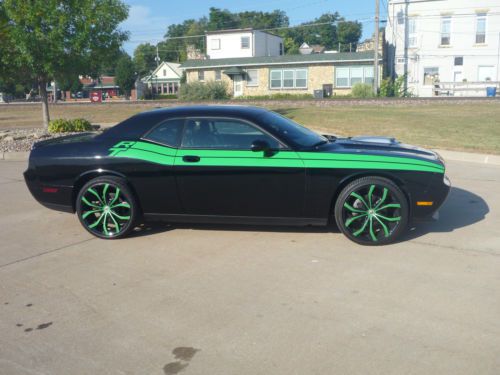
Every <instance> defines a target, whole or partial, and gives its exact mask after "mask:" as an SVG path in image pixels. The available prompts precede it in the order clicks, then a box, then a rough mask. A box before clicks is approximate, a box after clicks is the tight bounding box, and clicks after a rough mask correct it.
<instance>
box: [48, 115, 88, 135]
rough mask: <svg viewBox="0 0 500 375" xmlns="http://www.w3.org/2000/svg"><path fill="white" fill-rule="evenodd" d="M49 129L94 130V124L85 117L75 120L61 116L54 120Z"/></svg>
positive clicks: (62, 131)
mask: <svg viewBox="0 0 500 375" xmlns="http://www.w3.org/2000/svg"><path fill="white" fill-rule="evenodd" d="M48 130H49V133H68V132H86V131H90V130H92V124H91V123H90V122H89V121H87V120H85V119H83V118H77V119H73V120H66V119H63V118H60V119H57V120H52V121H51V122H50V124H49V129H48Z"/></svg>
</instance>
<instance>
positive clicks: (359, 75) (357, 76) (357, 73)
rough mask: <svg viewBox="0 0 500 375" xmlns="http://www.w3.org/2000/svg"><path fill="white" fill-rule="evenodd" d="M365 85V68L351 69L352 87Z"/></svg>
mask: <svg viewBox="0 0 500 375" xmlns="http://www.w3.org/2000/svg"><path fill="white" fill-rule="evenodd" d="M356 83H363V67H362V66H361V67H356V68H351V86H354V85H355V84H356Z"/></svg>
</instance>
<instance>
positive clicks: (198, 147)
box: [175, 117, 305, 217]
mask: <svg viewBox="0 0 500 375" xmlns="http://www.w3.org/2000/svg"><path fill="white" fill-rule="evenodd" d="M255 141H265V142H267V143H268V144H269V145H270V146H271V148H272V151H268V152H265V151H252V150H251V145H252V143H254V142H255ZM175 168H176V176H177V177H176V178H177V184H178V191H179V195H180V197H181V203H182V206H183V208H184V212H185V213H186V214H192V215H222V216H246V217H300V215H301V213H302V209H303V201H304V190H305V168H304V165H303V162H302V160H301V159H300V158H299V156H298V155H297V154H296V153H295V152H294V151H292V150H290V149H289V148H287V147H286V145H283V144H282V143H280V142H279V141H278V140H277V139H275V138H274V137H272V136H271V135H269V134H268V133H266V132H265V131H263V130H262V129H261V128H260V127H258V126H257V125H255V124H252V123H249V122H247V121H243V120H240V119H232V118H224V117H217V118H209V117H206V118H202V117H197V118H188V119H187V121H186V123H185V128H184V133H183V137H182V142H181V146H180V148H179V150H178V151H177V154H176V157H175Z"/></svg>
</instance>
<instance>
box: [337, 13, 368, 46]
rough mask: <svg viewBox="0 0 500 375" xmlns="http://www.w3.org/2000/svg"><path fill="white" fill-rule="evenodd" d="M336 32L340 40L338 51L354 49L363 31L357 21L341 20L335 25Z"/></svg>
mask: <svg viewBox="0 0 500 375" xmlns="http://www.w3.org/2000/svg"><path fill="white" fill-rule="evenodd" d="M337 33H338V37H339V42H340V51H339V52H347V51H350V50H351V47H352V51H356V47H357V45H358V42H359V38H361V34H362V33H363V26H362V24H361V23H359V22H357V21H343V20H342V21H341V22H339V25H338V27H337Z"/></svg>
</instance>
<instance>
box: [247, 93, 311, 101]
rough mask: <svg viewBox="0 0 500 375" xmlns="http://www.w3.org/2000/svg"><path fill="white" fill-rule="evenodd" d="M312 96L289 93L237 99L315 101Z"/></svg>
mask: <svg viewBox="0 0 500 375" xmlns="http://www.w3.org/2000/svg"><path fill="white" fill-rule="evenodd" d="M313 98H314V97H313V95H312V94H289V93H276V94H271V95H253V96H239V97H238V98H237V99H242V100H303V99H313Z"/></svg>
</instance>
